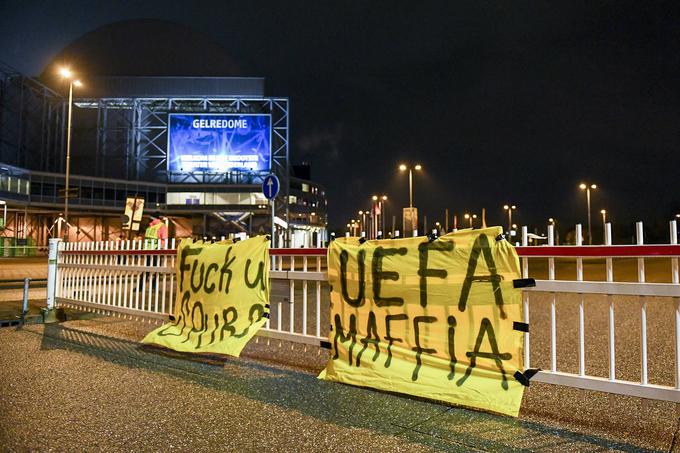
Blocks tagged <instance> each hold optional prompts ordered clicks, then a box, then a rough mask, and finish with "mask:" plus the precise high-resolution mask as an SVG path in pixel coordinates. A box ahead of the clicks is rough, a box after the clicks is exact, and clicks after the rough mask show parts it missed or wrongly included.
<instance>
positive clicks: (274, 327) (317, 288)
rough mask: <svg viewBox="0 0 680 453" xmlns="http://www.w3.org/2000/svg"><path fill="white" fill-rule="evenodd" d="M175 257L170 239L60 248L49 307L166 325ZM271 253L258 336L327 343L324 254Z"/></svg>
mask: <svg viewBox="0 0 680 453" xmlns="http://www.w3.org/2000/svg"><path fill="white" fill-rule="evenodd" d="M176 253H177V251H176V249H175V241H174V239H173V240H170V241H167V240H166V241H163V242H162V243H161V244H160V247H159V248H158V249H155V250H145V249H144V244H143V241H117V242H90V243H87V242H66V243H63V242H60V243H59V253H58V258H57V269H58V272H57V288H56V291H55V302H56V304H57V305H58V306H64V307H73V308H80V309H85V310H90V311H94V312H96V313H101V314H113V315H124V316H129V317H135V318H140V319H147V320H157V321H165V320H167V319H168V315H170V314H172V313H173V312H174V302H175V296H176V288H175V255H176ZM270 255H271V257H272V268H271V270H270V274H269V275H270V280H271V282H270V285H271V296H270V306H271V309H270V317H269V318H268V319H267V323H266V324H265V327H264V328H263V329H261V330H260V335H261V336H265V337H270V338H276V339H281V340H288V341H294V342H297V343H306V344H312V345H319V344H320V343H321V342H324V341H327V338H328V335H327V334H328V328H327V327H326V326H329V325H330V324H329V322H328V313H327V311H328V310H325V311H324V307H325V308H327V307H328V305H327V304H326V305H324V304H323V303H322V300H323V299H324V298H323V297H322V285H325V284H326V280H327V278H326V272H325V259H326V249H272V250H270ZM322 269H323V271H322ZM325 299H326V302H327V297H326V298H325ZM324 314H325V319H323V321H322V315H324Z"/></svg>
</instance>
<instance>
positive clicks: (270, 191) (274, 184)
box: [262, 175, 281, 248]
mask: <svg viewBox="0 0 680 453" xmlns="http://www.w3.org/2000/svg"><path fill="white" fill-rule="evenodd" d="M280 189H281V184H280V182H279V178H277V177H276V175H267V176H266V177H265V178H264V180H263V181H262V193H263V194H264V196H265V198H267V200H269V201H270V203H271V205H272V248H274V247H276V242H275V239H274V238H275V237H276V226H275V225H274V216H275V215H276V201H275V199H276V196H277V195H278V194H279V190H280Z"/></svg>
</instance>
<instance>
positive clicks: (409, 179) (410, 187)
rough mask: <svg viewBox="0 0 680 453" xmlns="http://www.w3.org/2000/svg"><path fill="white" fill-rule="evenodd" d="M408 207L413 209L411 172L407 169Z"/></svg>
mask: <svg viewBox="0 0 680 453" xmlns="http://www.w3.org/2000/svg"><path fill="white" fill-rule="evenodd" d="M408 207H409V208H411V209H413V170H411V169H410V168H409V169H408Z"/></svg>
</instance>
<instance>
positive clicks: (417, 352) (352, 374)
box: [319, 227, 528, 416]
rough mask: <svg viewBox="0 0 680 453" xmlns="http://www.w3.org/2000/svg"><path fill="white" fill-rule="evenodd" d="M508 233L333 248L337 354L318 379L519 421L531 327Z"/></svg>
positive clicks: (350, 241)
mask: <svg viewBox="0 0 680 453" xmlns="http://www.w3.org/2000/svg"><path fill="white" fill-rule="evenodd" d="M501 233H502V229H501V228H500V227H494V228H486V229H481V230H463V231H460V232H457V233H451V234H448V235H445V236H442V237H440V238H438V239H436V240H432V241H430V240H428V238H425V237H416V238H406V239H394V240H378V241H366V242H364V243H363V244H362V243H360V240H359V238H341V239H337V240H335V241H333V242H332V243H331V246H330V247H329V249H328V277H329V283H330V285H331V314H330V320H331V332H330V335H329V340H330V343H331V347H332V354H331V359H330V360H329V362H328V364H327V366H326V369H325V370H324V371H323V372H322V373H321V375H320V376H319V377H320V378H322V379H327V380H330V381H336V382H343V383H346V384H352V385H358V386H363V387H372V388H376V389H381V390H386V391H391V392H400V393H406V394H410V395H416V396H421V397H426V398H431V399H435V400H440V401H445V402H449V403H454V404H459V405H463V406H468V407H475V408H481V409H485V410H489V411H494V412H499V413H503V414H508V415H512V416H517V415H518V413H519V408H520V404H521V401H522V395H523V392H524V385H523V384H522V382H524V383H525V384H526V383H528V380H527V378H526V376H525V375H524V374H523V371H524V369H523V348H524V335H525V331H527V330H528V326H527V325H526V324H524V323H523V322H522V321H523V317H522V315H523V313H522V300H521V290H520V289H516V288H515V285H514V284H513V282H514V283H515V284H517V282H519V281H520V280H519V279H520V272H519V269H520V268H519V258H518V256H517V253H516V251H515V249H514V247H513V246H512V245H511V244H509V243H508V242H507V241H505V240H503V239H502V236H501ZM518 286H521V285H518ZM527 376H528V374H527Z"/></svg>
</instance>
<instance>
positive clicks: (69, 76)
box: [59, 68, 83, 235]
mask: <svg viewBox="0 0 680 453" xmlns="http://www.w3.org/2000/svg"><path fill="white" fill-rule="evenodd" d="M59 75H61V77H62V78H64V79H66V80H68V81H69V87H68V125H67V126H66V181H65V184H64V185H65V187H64V223H65V224H66V225H68V198H69V195H70V194H69V176H70V174H71V114H72V111H73V87H74V86H76V87H81V86H83V84H82V83H81V82H80V80H77V79H74V78H73V72H71V70H70V69H68V68H61V69H60V70H59ZM65 231H68V230H65ZM66 234H67V235H68V233H66Z"/></svg>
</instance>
